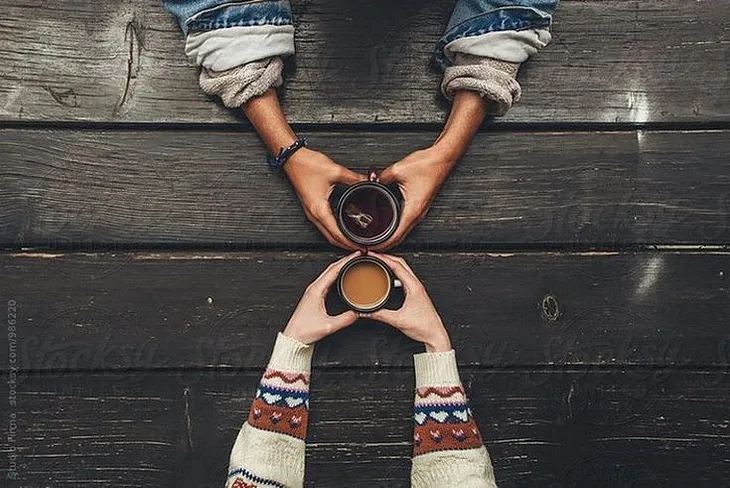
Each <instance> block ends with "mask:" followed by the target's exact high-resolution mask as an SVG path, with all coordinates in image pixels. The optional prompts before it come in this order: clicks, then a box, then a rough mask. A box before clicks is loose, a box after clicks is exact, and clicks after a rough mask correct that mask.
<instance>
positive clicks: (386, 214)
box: [335, 168, 401, 247]
mask: <svg viewBox="0 0 730 488" xmlns="http://www.w3.org/2000/svg"><path fill="white" fill-rule="evenodd" d="M378 177H379V172H378V170H377V169H375V168H370V170H369V171H368V181H362V182H360V183H355V184H354V185H351V186H349V187H348V188H347V189H346V190H345V191H344V193H342V195H341V196H340V199H339V202H338V203H337V208H336V210H335V218H336V219H337V225H338V226H339V228H340V230H341V231H342V233H343V234H344V235H345V236H346V237H347V238H348V239H350V240H351V241H352V242H354V243H355V244H358V245H360V246H365V247H367V246H375V245H377V244H380V243H382V242H385V241H387V240H388V239H389V238H390V237H391V236H392V235H393V233H395V230H396V229H397V228H398V222H399V221H400V213H401V208H400V203H399V202H398V198H397V197H396V195H395V194H394V193H393V192H392V191H391V190H390V188H388V187H387V186H385V185H383V184H382V183H380V182H379V181H378Z"/></svg>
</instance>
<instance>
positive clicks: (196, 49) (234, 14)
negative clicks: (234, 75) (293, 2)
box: [163, 0, 294, 71]
mask: <svg viewBox="0 0 730 488" xmlns="http://www.w3.org/2000/svg"><path fill="white" fill-rule="evenodd" d="M163 3H164V5H165V8H166V9H167V10H168V11H169V12H171V13H172V14H173V15H175V17H176V18H177V21H178V23H179V24H180V28H181V29H182V31H183V33H184V34H185V53H186V54H187V55H188V57H189V58H190V59H191V60H193V61H195V63H196V64H197V65H198V66H201V67H204V68H207V69H209V70H213V71H224V70H228V69H230V68H234V67H237V66H241V65H244V64H246V63H250V62H253V61H261V60H263V59H266V58H270V57H273V56H288V55H291V54H294V25H293V23H292V14H291V7H290V5H289V1H288V0H248V1H239V2H231V1H226V0H164V2H163Z"/></svg>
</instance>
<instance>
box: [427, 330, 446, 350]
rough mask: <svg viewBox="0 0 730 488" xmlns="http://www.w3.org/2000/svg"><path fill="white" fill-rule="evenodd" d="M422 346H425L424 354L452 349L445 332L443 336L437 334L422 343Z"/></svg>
mask: <svg viewBox="0 0 730 488" xmlns="http://www.w3.org/2000/svg"><path fill="white" fill-rule="evenodd" d="M423 345H424V346H426V352H429V353H434V352H447V351H450V350H451V349H453V347H452V346H451V340H450V339H449V335H448V334H447V333H446V331H444V332H443V334H439V335H438V336H436V337H433V338H431V339H429V340H428V341H426V342H424V343H423Z"/></svg>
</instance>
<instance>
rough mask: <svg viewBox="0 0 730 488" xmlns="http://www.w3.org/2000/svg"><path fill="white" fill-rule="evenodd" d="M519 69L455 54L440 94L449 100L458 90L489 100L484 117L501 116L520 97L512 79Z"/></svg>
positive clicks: (519, 89)
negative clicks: (469, 91) (454, 59)
mask: <svg viewBox="0 0 730 488" xmlns="http://www.w3.org/2000/svg"><path fill="white" fill-rule="evenodd" d="M519 67H520V65H519V64H518V63H510V62H505V61H499V60H496V59H492V58H484V57H479V56H471V55H466V54H457V56H456V64H455V65H454V66H450V67H448V68H446V70H445V71H444V78H443V81H442V82H441V91H442V92H443V94H444V96H445V97H446V98H448V99H449V100H451V99H453V98H454V94H455V93H456V92H457V91H458V90H472V91H476V92H478V93H479V94H480V95H481V96H482V97H484V98H485V99H487V100H489V102H490V103H489V104H488V106H487V112H488V114H490V115H494V116H502V115H504V114H506V113H507V111H508V110H509V109H510V107H512V105H513V104H514V103H515V102H517V101H518V100H519V99H520V95H521V94H522V89H521V88H520V84H519V83H518V82H517V80H516V79H515V77H516V76H517V70H518V69H519Z"/></svg>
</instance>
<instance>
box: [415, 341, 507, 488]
mask: <svg viewBox="0 0 730 488" xmlns="http://www.w3.org/2000/svg"><path fill="white" fill-rule="evenodd" d="M414 360H415V366H416V398H415V404H414V409H413V420H414V424H415V432H414V435H413V465H412V469H411V486H412V487H413V488H442V487H444V486H458V487H460V488H494V487H496V486H497V485H496V482H495V480H494V472H493V470H492V463H491V460H490V459H489V453H487V449H486V448H485V447H484V444H483V443H482V438H481V435H480V433H479V428H478V427H477V424H476V422H475V421H474V417H473V416H472V413H471V409H470V408H469V402H468V401H467V398H466V394H465V392H464V387H463V386H462V384H461V380H460V379H459V371H458V369H457V367H456V355H455V352H454V351H453V350H451V351H449V352H444V353H423V354H416V355H415V356H414Z"/></svg>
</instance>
